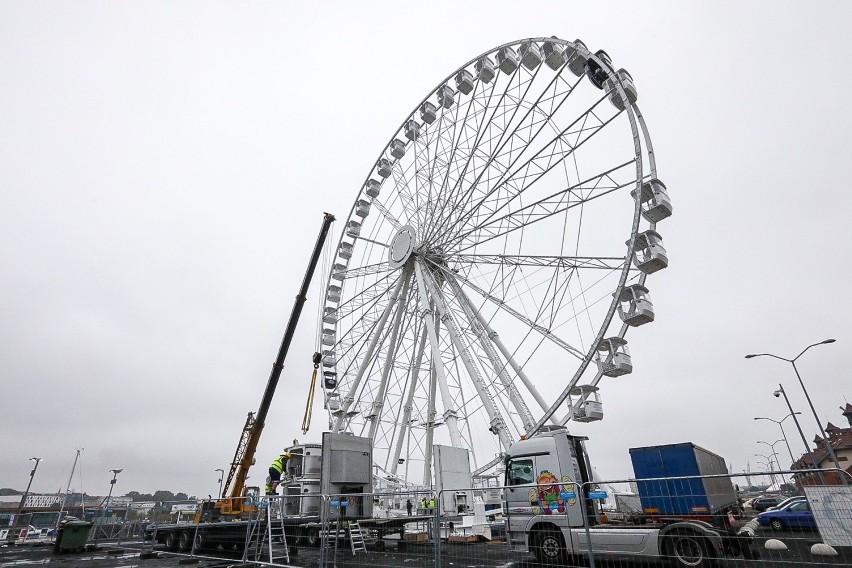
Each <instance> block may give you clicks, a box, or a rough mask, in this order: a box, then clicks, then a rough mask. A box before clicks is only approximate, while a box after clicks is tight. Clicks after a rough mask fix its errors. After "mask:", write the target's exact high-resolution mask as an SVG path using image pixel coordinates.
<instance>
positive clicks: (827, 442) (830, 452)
mask: <svg viewBox="0 0 852 568" xmlns="http://www.w3.org/2000/svg"><path fill="white" fill-rule="evenodd" d="M835 341H836V340H835V339H826V340H824V341H820V342H819V343H813V344H811V345H808V346H807V347H805V348H804V349H802V352H801V353H799V354H798V355H796V356H795V357H793V358H792V359H787V358H785V357H779V356H778V355H773V354H772V353H752V354H751V355H746V356H745V358H746V359H751V358H752V357H774V358H775V359H780V360H781V361H787V362H788V363H790V364H791V365H793V370H794V371H795V372H796V378H798V379H799V384H800V385H802V391H804V393H805V398H806V399H807V400H808V405H809V406H810V407H811V412H813V414H814V419H815V420H816V423H817V426H819V431H820V433H821V434H822V441H823V443H824V444H825V449H826V451H827V452H828V455H829V456H830V457H831V461H833V462H834V466H835V467H836V468H837V469H839V470H840V471H843V468H842V467H840V462H839V461H838V460H837V456H836V455H835V454H834V448H832V447H831V441H830V440H829V439H828V435H827V434H826V433H825V429H824V428H823V427H822V421H820V419H819V416H818V415H817V412H816V409H815V408H814V403H813V402H811V397H810V395H809V394H808V389H806V388H805V383H804V382H803V381H802V375H800V374H799V369H798V367H796V360H797V359H798V358H799V357H801V356H802V355H804V354H805V351H807V350H808V349H810V348H811V347H816V346H817V345H826V344H828V343H834V342H835ZM790 412H792V410H791V411H790ZM805 446H806V447H807V443H805ZM840 481H841V483H843V484H844V485H845V484H846V480H845V479H844V476H843V475H842V474H841V475H840Z"/></svg>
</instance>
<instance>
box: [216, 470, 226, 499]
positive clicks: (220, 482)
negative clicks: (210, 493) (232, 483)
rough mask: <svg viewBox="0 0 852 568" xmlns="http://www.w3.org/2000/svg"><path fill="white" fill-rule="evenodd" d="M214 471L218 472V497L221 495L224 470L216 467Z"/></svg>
mask: <svg viewBox="0 0 852 568" xmlns="http://www.w3.org/2000/svg"><path fill="white" fill-rule="evenodd" d="M214 471H218V472H219V497H222V479H224V478H225V470H224V469H222V468H221V467H217V468H216V469H215V470H214Z"/></svg>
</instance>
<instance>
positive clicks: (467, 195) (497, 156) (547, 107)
mask: <svg viewBox="0 0 852 568" xmlns="http://www.w3.org/2000/svg"><path fill="white" fill-rule="evenodd" d="M562 69H564V68H562ZM562 69H560V71H559V73H557V74H556V76H554V78H553V79H552V80H551V82H550V83H549V84H548V86H547V87H546V88H545V89H544V90H543V91H542V94H541V95H540V96H539V97H538V99H536V100H535V101H533V103H532V104H531V105H526V108H527V111H526V113H525V114H524V116H523V117H522V118H521V119H520V121H519V122H517V123H515V122H514V113H516V112H517V111H518V110H519V109H520V108H522V106H521V105H520V104H516V105H515V106H514V109H513V117H512V119H510V120H509V122H508V123H506V124H499V125H497V126H493V124H494V123H493V122H492V123H489V127H488V128H489V129H491V128H494V129H495V130H496V132H495V133H494V134H492V135H491V136H489V138H488V139H487V143H486V145H487V146H488V147H493V148H494V149H493V150H492V151H491V152H489V153H488V154H486V155H485V159H484V161H483V163H482V164H481V165H480V167H478V168H477V167H474V168H473V169H472V170H471V172H472V173H473V174H474V175H473V176H472V177H473V179H472V180H471V181H470V183H468V184H467V186H468V189H467V190H465V191H462V192H460V194H459V199H458V200H457V201H456V202H455V203H454V204H453V206H452V207H450V208H448V211H451V212H454V211H457V210H458V211H461V210H463V209H464V208H465V207H466V206H468V205H469V204H470V203H469V202H470V199H471V198H472V196H473V195H474V193H475V191H476V190H477V188H478V187H479V184H480V181H481V180H482V178H483V176H485V174H489V175H488V176H487V177H486V178H485V180H486V185H487V186H490V185H491V184H490V181H491V179H492V178H493V177H494V176H493V174H494V173H496V174H497V176H496V177H497V180H498V183H499V180H500V179H502V177H503V176H504V175H505V172H506V170H507V169H508V168H509V167H510V166H511V164H513V163H514V162H515V161H516V160H517V159H519V157H520V156H521V155H522V154H523V153H524V152H526V151H527V148H528V147H529V145H530V143H531V142H532V141H533V140H534V139H536V138H537V137H538V135H539V134H540V133H541V131H542V129H544V128H545V126H547V124H548V123H549V121H550V120H551V119H552V117H553V115H554V114H555V113H556V112H557V111H558V110H559V109H560V108H561V107H562V105H563V104H564V103H565V102H566V101H567V100H568V97H569V96H570V95H571V93H572V92H573V91H574V88H575V87H576V85H577V84H578V83H579V81H580V79H579V78H578V79H577V82H575V83H574V84H568V83H567V82H565V81H564V80H563V78H562V75H561V72H562ZM531 85H532V83H529V85H528V88H529V86H531ZM559 85H563V87H565V88H567V90H565V91H560V90H559V89H558V88H557V87H558V86H559ZM551 91H552V92H551ZM545 95H549V96H545ZM502 100H503V99H502V98H501V101H500V102H502ZM496 110H497V108H496V107H495V112H496ZM510 126H511V127H512V128H511V129H510V128H509V127H510ZM536 126H537V127H538V128H537V129H536V130H535V131H534V132H533V127H536ZM501 127H502V128H501ZM522 133H524V134H526V136H524V135H522ZM507 134H508V135H507ZM484 135H485V131H483V132H482V133H481V135H480V136H479V137H478V138H477V141H476V144H475V148H479V147H480V146H481V144H482V141H483V137H484ZM495 135H496V136H495ZM494 138H496V141H495V140H494ZM507 146H508V148H507ZM515 154H517V156H514V155H515ZM474 156H475V154H474V153H471V154H470V155H469V156H468V158H467V163H466V164H465V172H467V171H468V164H469V163H470V161H471V160H472V159H473V157H474ZM513 156H514V157H513ZM503 161H506V162H507V164H506V165H505V166H504V165H503ZM495 169H496V172H494V171H493V170H495ZM477 171H478V172H479V173H476V172H477ZM463 181H464V176H462V177H460V178H459V180H458V182H457V185H459V184H461V183H462V182H463ZM449 221H450V218H449V217H448V216H445V217H444V219H443V220H442V222H441V223H438V224H437V226H436V228H435V231H434V232H435V233H437V232H438V231H440V230H442V229H443V228H445V227H446V226H447V223H448V222H449Z"/></svg>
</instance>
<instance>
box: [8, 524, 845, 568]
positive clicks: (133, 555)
mask: <svg viewBox="0 0 852 568" xmlns="http://www.w3.org/2000/svg"><path fill="white" fill-rule="evenodd" d="M769 538H777V539H779V540H781V541H782V542H784V543H785V544H786V546H787V547H788V549H787V550H784V551H772V550H766V549H765V548H764V546H763V545H764V544H765V541H766V540H767V539H769ZM758 540H759V544H760V545H761V557H762V558H761V560H759V561H747V560H744V559H742V558H731V559H725V560H722V561H720V562H718V564H717V567H718V568H737V567H743V568H752V567H754V568H758V567H759V568H763V567H766V568H776V567H778V568H787V567H796V568H802V567H803V566H812V567H821V566H827V567H832V568H833V567H835V566H844V567H850V566H852V549H848V548H847V549H838V552H839V555H838V556H814V555H812V554H811V552H810V547H811V545H812V544H814V543H816V542H819V540H820V539H819V535H818V534H817V533H816V532H810V531H804V532H791V531H782V532H779V533H773V532H771V531H768V530H761V532H760V533H759V534H758ZM441 547H442V548H441V558H442V562H441V566H442V568H531V567H533V566H538V563H537V562H536V561H535V558H534V557H533V556H532V555H531V554H517V553H512V552H510V551H509V550H508V549H507V548H506V545H505V544H504V543H473V544H451V543H442V545H441ZM142 552H143V547H142V543H141V542H140V541H131V542H122V543H118V542H102V543H100V544H99V546H98V548H97V549H96V550H90V551H87V552H80V553H66V554H58V555H55V554H53V547H52V545H51V544H49V543H45V544H42V545H39V544H27V545H22V546H2V547H0V568H12V567H26V566H36V565H43V564H50V565H53V566H54V567H55V568H76V567H78V566H79V567H84V568H132V567H139V568H182V567H184V566H199V567H202V568H229V567H234V568H236V567H239V566H243V563H242V558H241V557H240V556H238V555H236V554H233V555H232V556H231V557H225V558H215V559H214V558H209V557H190V556H189V555H175V554H170V553H166V552H165V551H162V550H157V551H156V553H157V554H156V555H155V557H152V558H143V557H142V556H146V555H141V553H142ZM332 558H334V560H335V561H334V562H332ZM328 559H329V563H328V566H337V567H341V568H343V567H347V568H348V567H355V566H372V567H375V568H384V567H388V568H420V567H423V568H433V567H434V566H435V565H436V564H435V548H434V545H432V544H422V545H411V544H409V545H408V546H407V547H405V549H399V548H397V546H396V543H388V545H387V546H385V547H384V549H383V550H376V549H370V550H367V551H366V552H358V553H357V554H355V555H353V554H352V551H351V550H350V549H349V547H348V545H343V544H341V545H340V546H339V548H338V549H337V552H336V554H335V555H332V554H329V555H328ZM320 560H321V553H320V550H319V549H316V548H306V547H298V549H297V550H295V551H293V555H292V556H291V558H290V564H291V565H293V566H299V567H304V568H319V566H320ZM279 562H280V563H282V564H283V563H284V562H283V560H281V561H279ZM582 565H583V566H588V565H589V563H588V561H584V562H583V563H582ZM639 566H643V567H645V566H647V567H649V568H650V567H656V568H659V567H661V566H666V564H664V563H662V562H660V561H648V560H646V561H641V562H640V561H631V560H627V559H609V558H605V557H598V558H597V560H596V562H595V568H598V567H600V568H634V567H639Z"/></svg>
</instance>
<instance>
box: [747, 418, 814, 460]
mask: <svg viewBox="0 0 852 568" xmlns="http://www.w3.org/2000/svg"><path fill="white" fill-rule="evenodd" d="M796 414H801V412H791V413H790V414H788V415H787V416H785V417H784V418H782V419H781V420H774V419H772V418H766V417H765V416H755V417H754V419H755V420H769V421H770V422H775V423H776V424H778V427H779V428H781V436H782V437H783V438H784V443H785V444H786V445H787V451H788V452H790V463H791V464H794V463H796V458H794V457H793V450H791V449H790V442H789V441H788V440H787V434H786V433H785V432H784V426H783V425H782V422H784V421H785V420H787V419H788V418H790V417H791V416H793V417H795V415H796ZM805 449H807V448H805ZM790 467H791V468H792V467H793V466H792V465H791V466H790Z"/></svg>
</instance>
